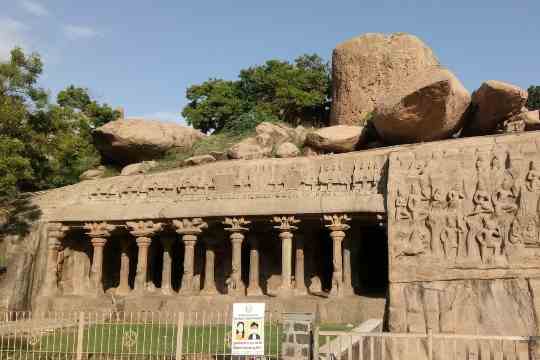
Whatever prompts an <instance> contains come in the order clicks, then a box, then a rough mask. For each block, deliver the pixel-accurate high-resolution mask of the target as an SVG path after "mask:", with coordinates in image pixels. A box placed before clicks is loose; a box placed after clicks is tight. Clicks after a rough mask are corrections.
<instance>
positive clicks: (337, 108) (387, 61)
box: [330, 33, 439, 125]
mask: <svg viewBox="0 0 540 360" xmlns="http://www.w3.org/2000/svg"><path fill="white" fill-rule="evenodd" d="M438 65H439V61H438V60H437V58H436V57H435V55H434V54H433V51H432V50H431V49H430V48H429V47H428V46H427V45H426V44H425V43H423V42H422V41H421V40H420V39H419V38H417V37H416V36H413V35H410V34H404V33H397V34H391V35H386V34H379V33H368V34H364V35H362V36H359V37H355V38H353V39H351V40H348V41H346V42H344V43H342V44H339V45H338V46H337V47H336V48H335V49H334V52H333V54H332V89H333V93H332V108H331V114H330V125H343V124H345V125H351V124H353V125H363V123H364V121H365V118H366V117H367V116H368V115H369V114H370V113H371V112H372V111H373V110H374V109H375V105H376V102H377V99H378V98H380V97H382V96H385V95H386V94H387V93H389V92H391V91H392V89H393V88H394V87H395V86H396V85H397V86H399V85H400V84H401V83H402V82H403V81H404V79H405V78H407V77H409V76H410V75H414V74H418V73H421V72H423V71H425V70H426V69H429V68H432V67H434V66H438Z"/></svg>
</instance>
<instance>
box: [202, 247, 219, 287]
mask: <svg viewBox="0 0 540 360" xmlns="http://www.w3.org/2000/svg"><path fill="white" fill-rule="evenodd" d="M215 258H216V253H215V252H214V246H213V245H212V244H210V243H209V242H206V249H205V261H204V285H203V289H202V292H201V293H202V294H204V295H215V294H217V289H216V280H215V279H214V264H215Z"/></svg>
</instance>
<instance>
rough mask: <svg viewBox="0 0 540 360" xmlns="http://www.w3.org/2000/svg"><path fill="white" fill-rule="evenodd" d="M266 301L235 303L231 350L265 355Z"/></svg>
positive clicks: (234, 352) (237, 353) (233, 352)
mask: <svg viewBox="0 0 540 360" xmlns="http://www.w3.org/2000/svg"><path fill="white" fill-rule="evenodd" d="M264 305H265V304H264V303H235V304H233V321H232V333H231V352H232V354H233V355H264Z"/></svg>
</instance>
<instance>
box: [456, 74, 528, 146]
mask: <svg viewBox="0 0 540 360" xmlns="http://www.w3.org/2000/svg"><path fill="white" fill-rule="evenodd" d="M527 97H528V96H527V92H526V91H525V90H523V89H521V88H520V87H518V86H515V85H512V84H508V83H505V82H502V81H497V80H489V81H486V82H485V83H483V84H482V86H480V88H479V89H478V90H476V91H475V92H474V93H473V95H472V109H471V110H472V112H471V117H470V119H469V120H468V122H467V124H466V125H465V127H464V129H463V135H465V136H475V135H486V134H492V133H494V132H495V130H496V129H497V127H498V126H499V124H501V123H502V122H503V121H505V120H506V119H508V118H510V117H512V116H514V115H516V114H519V113H520V112H521V109H522V107H523V106H524V105H525V103H526V102H527Z"/></svg>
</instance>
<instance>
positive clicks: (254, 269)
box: [247, 236, 263, 296]
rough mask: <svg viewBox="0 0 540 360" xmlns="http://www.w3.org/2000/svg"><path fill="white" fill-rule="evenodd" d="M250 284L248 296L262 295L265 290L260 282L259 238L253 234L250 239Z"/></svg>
mask: <svg viewBox="0 0 540 360" xmlns="http://www.w3.org/2000/svg"><path fill="white" fill-rule="evenodd" d="M249 243H250V246H251V248H250V249H249V286H248V288H247V295H248V296H262V295H263V292H262V289H261V286H260V284H259V266H260V264H259V239H257V238H256V237H255V236H251V237H250V239H249Z"/></svg>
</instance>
